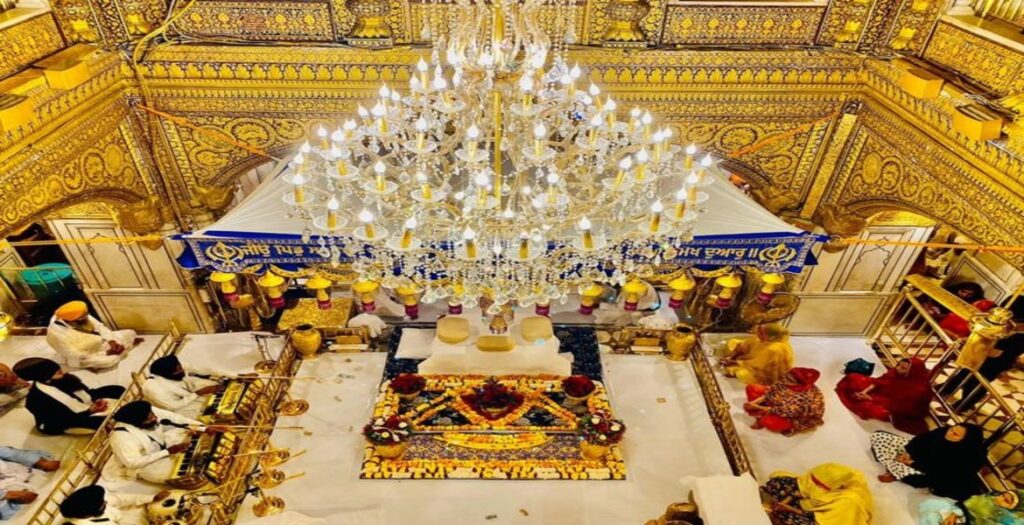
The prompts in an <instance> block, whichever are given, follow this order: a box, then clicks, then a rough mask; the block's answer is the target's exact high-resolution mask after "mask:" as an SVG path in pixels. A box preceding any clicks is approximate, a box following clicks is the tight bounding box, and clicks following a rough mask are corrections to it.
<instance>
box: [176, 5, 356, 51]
mask: <svg viewBox="0 0 1024 525" xmlns="http://www.w3.org/2000/svg"><path fill="white" fill-rule="evenodd" d="M174 27H175V29H176V30H178V31H179V32H181V33H184V34H187V35H191V36H208V37H229V38H237V39H241V40H250V41H267V40H282V41H293V42H331V41H333V40H335V38H336V37H335V34H334V26H333V24H332V23H331V5H330V2H329V0H321V1H310V2H297V1H296V2H270V1H251V0H217V1H212V2H198V3H196V4H195V5H194V6H193V7H192V8H191V9H189V11H188V12H187V13H185V15H184V16H182V17H181V18H179V19H178V21H177V22H175V24H174Z"/></svg>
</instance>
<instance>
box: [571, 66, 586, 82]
mask: <svg viewBox="0 0 1024 525" xmlns="http://www.w3.org/2000/svg"><path fill="white" fill-rule="evenodd" d="M582 74H583V70H582V69H580V65H579V64H578V63H577V64H573V65H572V69H570V70H569V75H570V76H571V77H572V79H573V80H576V79H577V78H580V75H582Z"/></svg>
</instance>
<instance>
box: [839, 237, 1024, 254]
mask: <svg viewBox="0 0 1024 525" xmlns="http://www.w3.org/2000/svg"><path fill="white" fill-rule="evenodd" d="M831 242H838V243H841V244H870V245H876V246H914V247H922V248H956V249H959V250H978V251H979V252H1002V253H1024V246H992V245H986V244H953V243H945V242H915V241H887V240H882V239H860V238H838V237H837V238H833V239H832V241H831Z"/></svg>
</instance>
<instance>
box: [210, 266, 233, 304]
mask: <svg viewBox="0 0 1024 525" xmlns="http://www.w3.org/2000/svg"><path fill="white" fill-rule="evenodd" d="M237 277H238V276H237V275H235V274H233V273H228V272H213V273H211V274H210V282H212V283H217V284H218V285H220V293H221V295H223V296H224V300H225V301H227V302H228V304H233V303H234V302H235V301H237V300H238V282H237V281H236V278H237Z"/></svg>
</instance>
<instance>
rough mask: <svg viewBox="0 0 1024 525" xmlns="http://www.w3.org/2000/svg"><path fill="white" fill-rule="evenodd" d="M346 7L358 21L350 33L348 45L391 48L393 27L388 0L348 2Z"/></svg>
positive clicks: (349, 0)
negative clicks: (389, 16) (390, 21)
mask: <svg viewBox="0 0 1024 525" xmlns="http://www.w3.org/2000/svg"><path fill="white" fill-rule="evenodd" d="M345 7H346V8H348V10H349V11H350V12H351V13H352V15H353V16H354V17H355V19H356V23H355V25H353V26H352V30H351V31H349V33H348V38H347V40H348V43H349V44H350V45H353V46H359V47H390V46H391V45H392V40H391V27H390V26H389V25H388V21H387V18H388V15H389V14H390V13H391V4H390V3H388V0H347V1H346V2H345Z"/></svg>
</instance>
